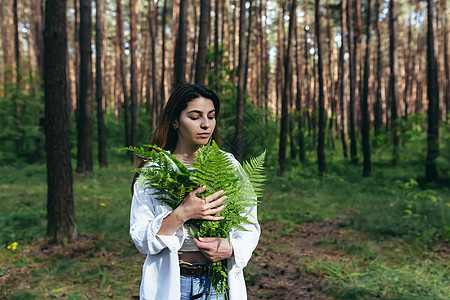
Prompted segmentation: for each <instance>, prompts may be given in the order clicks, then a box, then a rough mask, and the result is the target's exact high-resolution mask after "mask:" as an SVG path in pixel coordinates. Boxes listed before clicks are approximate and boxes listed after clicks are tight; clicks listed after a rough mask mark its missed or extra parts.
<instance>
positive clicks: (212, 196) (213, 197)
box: [205, 191, 223, 202]
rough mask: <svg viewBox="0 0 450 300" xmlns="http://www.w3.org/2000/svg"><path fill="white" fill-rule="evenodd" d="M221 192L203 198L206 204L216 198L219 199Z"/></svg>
mask: <svg viewBox="0 0 450 300" xmlns="http://www.w3.org/2000/svg"><path fill="white" fill-rule="evenodd" d="M222 193H223V191H217V192H215V193H213V194H211V195H209V196H207V197H206V198H205V201H206V202H211V201H212V200H214V199H216V198H217V197H219V196H220V195H222Z"/></svg>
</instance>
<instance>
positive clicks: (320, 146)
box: [315, 0, 327, 174]
mask: <svg viewBox="0 0 450 300" xmlns="http://www.w3.org/2000/svg"><path fill="white" fill-rule="evenodd" d="M315 19H316V20H315V23H316V41H317V51H318V53H317V54H318V59H319V60H318V62H317V63H318V66H317V69H318V76H319V78H318V79H319V124H318V125H319V136H318V143H317V163H318V169H319V172H320V174H325V173H326V172H327V166H326V160H325V127H326V121H325V96H324V89H325V85H324V80H323V56H322V55H323V54H322V41H321V39H320V34H321V28H320V0H315Z"/></svg>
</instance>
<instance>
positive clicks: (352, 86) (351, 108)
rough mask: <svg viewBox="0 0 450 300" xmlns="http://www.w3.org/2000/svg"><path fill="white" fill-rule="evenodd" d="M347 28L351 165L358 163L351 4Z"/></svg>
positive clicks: (350, 5)
mask: <svg viewBox="0 0 450 300" xmlns="http://www.w3.org/2000/svg"><path fill="white" fill-rule="evenodd" d="M347 28H348V37H347V43H348V55H349V58H348V61H349V70H350V72H349V75H350V77H349V80H350V102H349V123H350V160H351V162H352V163H356V162H357V161H358V156H357V155H358V153H357V149H356V124H355V123H356V122H355V100H356V99H355V98H356V57H355V52H354V39H353V18H352V4H351V2H347Z"/></svg>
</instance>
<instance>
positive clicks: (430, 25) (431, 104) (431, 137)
mask: <svg viewBox="0 0 450 300" xmlns="http://www.w3.org/2000/svg"><path fill="white" fill-rule="evenodd" d="M427 4H428V13H427V96H428V130H427V158H426V168H425V179H426V180H427V181H434V180H436V179H437V177H438V172H437V167H436V158H437V157H438V155H439V83H438V64H437V45H436V28H435V22H436V20H435V7H434V0H427Z"/></svg>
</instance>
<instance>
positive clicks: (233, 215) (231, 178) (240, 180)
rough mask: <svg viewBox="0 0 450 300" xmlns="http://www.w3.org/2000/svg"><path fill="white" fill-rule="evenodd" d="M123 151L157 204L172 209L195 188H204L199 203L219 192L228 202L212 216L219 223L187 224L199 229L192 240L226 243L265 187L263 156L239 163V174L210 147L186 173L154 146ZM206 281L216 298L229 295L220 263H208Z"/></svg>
mask: <svg viewBox="0 0 450 300" xmlns="http://www.w3.org/2000/svg"><path fill="white" fill-rule="evenodd" d="M126 149H127V150H129V151H131V152H133V153H134V154H136V155H137V156H139V157H141V158H143V159H144V161H147V162H148V163H147V164H146V166H144V167H142V168H139V169H137V170H136V171H137V172H138V173H140V175H141V176H140V177H139V182H140V187H141V186H142V185H146V186H147V187H148V188H150V189H153V193H154V196H155V197H156V199H157V200H159V201H162V202H164V203H165V204H167V205H168V206H169V207H170V208H172V209H175V208H176V207H177V206H178V205H180V204H181V202H182V201H183V200H184V198H185V197H186V196H187V194H188V193H190V192H192V191H193V190H195V189H196V188H198V187H200V186H206V190H205V192H204V193H202V194H199V195H198V196H199V197H206V196H208V195H210V194H212V193H214V192H216V191H218V190H223V191H224V192H223V195H226V196H227V199H226V200H225V201H224V203H223V204H225V205H226V207H225V209H224V210H222V211H221V212H220V213H218V214H216V216H223V217H224V219H222V220H220V221H206V220H190V221H188V223H189V224H191V225H193V226H195V227H196V228H197V229H198V233H197V234H196V235H195V236H196V237H219V238H226V239H228V240H229V239H230V230H231V228H236V229H238V230H244V231H245V230H246V229H245V228H244V227H243V225H245V224H252V223H251V222H250V221H249V220H248V219H247V216H248V215H250V213H249V208H250V207H252V206H254V205H256V204H257V197H259V196H260V195H261V194H262V188H263V184H264V181H265V175H264V168H263V164H264V159H265V152H263V153H262V154H261V155H259V156H258V157H254V158H252V159H250V160H249V161H246V162H244V163H243V170H242V169H241V170H239V168H238V167H237V166H236V165H235V164H234V163H233V161H232V160H231V159H230V158H229V157H228V156H227V154H226V153H225V152H223V151H221V150H220V149H219V147H218V145H217V144H216V143H215V142H214V141H212V142H210V143H208V144H207V145H205V146H202V147H201V148H200V149H199V151H197V156H196V160H195V162H194V163H193V165H192V166H193V168H192V169H188V168H187V167H186V166H185V165H184V164H183V163H181V162H180V161H179V160H178V159H177V158H176V157H175V156H174V155H172V154H171V153H169V152H167V151H165V150H163V149H161V148H160V147H157V146H149V149H151V151H145V150H144V149H143V148H142V147H141V148H136V147H128V148H126ZM209 267H210V269H211V275H210V280H211V283H212V285H213V286H214V288H215V289H216V290H217V291H218V292H220V291H221V292H223V293H225V291H226V290H227V289H228V285H227V283H226V282H227V278H228V277H227V272H226V265H224V262H223V261H218V262H214V263H211V264H210V265H209Z"/></svg>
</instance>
